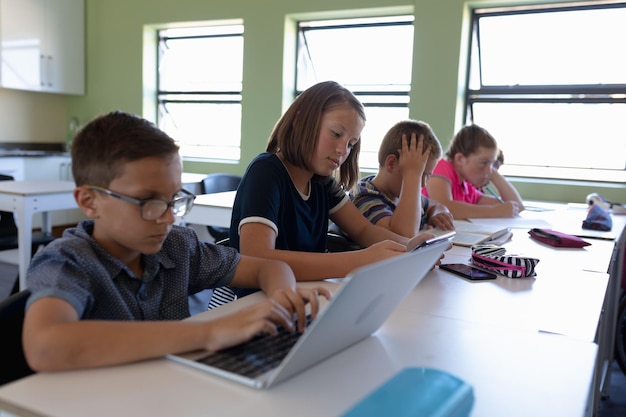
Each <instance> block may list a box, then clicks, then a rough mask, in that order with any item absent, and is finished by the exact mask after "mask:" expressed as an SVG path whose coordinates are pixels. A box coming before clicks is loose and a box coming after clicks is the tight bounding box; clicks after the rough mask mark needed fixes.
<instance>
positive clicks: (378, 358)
mask: <svg viewBox="0 0 626 417" xmlns="http://www.w3.org/2000/svg"><path fill="white" fill-rule="evenodd" d="M328 285H331V286H332V285H333V284H328ZM420 285H421V284H420ZM418 288H419V287H418ZM259 297H262V295H261V294H259V293H256V294H253V295H251V296H249V297H244V298H242V299H240V300H238V301H236V302H235V303H231V304H229V305H226V306H223V307H220V308H218V309H215V310H211V311H209V312H207V313H203V316H205V317H210V316H212V315H213V316H214V315H216V314H222V313H224V312H227V311H231V310H230V309H233V308H238V307H240V306H242V305H245V304H247V303H250V302H252V301H254V300H256V299H258V298H259ZM596 351H597V347H596V345H595V344H593V343H589V342H581V341H578V340H573V339H570V338H566V337H562V336H556V335H551V334H544V333H536V332H525V331H519V330H517V329H503V328H499V327H493V326H488V325H482V324H477V323H468V322H465V321H461V320H454V319H448V318H443V317H437V316H434V315H425V314H418V313H413V312H410V311H408V310H406V309H398V310H396V312H394V314H393V315H392V316H391V317H390V319H389V320H388V321H387V322H386V323H385V324H384V325H383V327H382V328H381V329H380V330H379V331H378V332H377V333H376V334H375V335H374V336H373V337H370V338H368V339H366V340H364V341H362V342H361V343H358V344H356V345H354V346H352V347H351V348H348V349H347V350H345V351H343V352H341V353H339V354H337V355H335V356H333V357H332V358H330V359H328V360H326V361H324V362H322V363H320V364H318V365H316V366H314V367H312V368H310V369H308V370H307V371H305V372H303V373H302V374H300V375H297V376H295V377H293V378H291V379H289V380H287V381H285V382H283V383H281V384H279V385H277V386H276V387H274V388H272V389H270V390H267V391H256V390H254V389H252V388H247V387H244V386H240V385H238V384H235V383H233V382H228V381H224V380H221V379H219V378H217V377H215V376H211V375H208V374H205V373H203V372H201V371H198V370H196V369H191V368H188V367H185V366H184V365H181V364H178V363H174V362H171V361H168V360H166V359H158V360H151V361H144V362H141V363H136V364H131V365H126V366H118V367H108V368H103V369H96V370H84V371H75V372H63V373H49V374H37V375H33V376H31V377H27V378H24V379H22V380H19V381H16V382H13V383H11V384H7V385H5V386H3V387H1V388H0V408H2V409H5V410H7V411H9V412H11V413H13V414H16V415H23V416H47V417H55V416H59V417H60V416H62V417H73V416H77V417H78V416H80V417H82V416H85V415H89V416H92V417H98V416H107V417H108V416H111V415H133V416H136V417H142V416H150V417H158V416H167V417H171V416H206V415H220V416H246V415H248V416H259V417H263V416H272V417H275V416H295V415H297V416H301V417H307V416H315V417H317V416H337V415H339V414H341V413H342V412H344V411H346V410H347V409H348V408H349V407H350V406H352V404H354V403H356V402H357V401H358V400H360V399H361V398H362V397H364V396H365V395H366V394H367V393H368V392H370V391H371V390H372V389H374V388H375V387H377V386H378V385H379V384H381V383H383V382H384V381H385V380H386V379H388V378H389V377H391V376H392V375H393V374H395V373H396V372H398V371H400V370H401V369H402V368H404V367H408V366H418V367H419V366H423V367H432V368H438V369H442V370H445V371H447V372H450V373H453V374H454V375H457V376H458V377H460V378H462V379H464V380H465V381H467V382H468V383H469V384H471V385H472V386H473V387H474V392H475V397H476V400H475V405H474V409H473V413H472V416H474V417H483V416H486V417H492V416H507V417H522V416H523V417H527V416H533V417H541V416H550V417H553V416H568V417H569V416H583V415H585V413H586V411H585V410H586V409H588V407H587V398H588V395H589V391H590V386H591V382H592V375H593V369H594V365H595V358H596Z"/></svg>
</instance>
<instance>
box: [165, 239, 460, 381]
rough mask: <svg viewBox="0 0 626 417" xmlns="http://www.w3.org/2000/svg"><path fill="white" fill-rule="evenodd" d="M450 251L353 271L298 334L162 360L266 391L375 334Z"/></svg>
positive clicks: (429, 249) (440, 246)
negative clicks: (315, 316)
mask: <svg viewBox="0 0 626 417" xmlns="http://www.w3.org/2000/svg"><path fill="white" fill-rule="evenodd" d="M449 246H450V243H449V240H443V241H440V242H436V243H434V244H431V245H427V246H424V247H422V248H420V249H418V250H414V251H413V252H408V253H407V254H405V255H400V256H396V257H394V258H391V259H387V260H384V261H381V262H377V263H374V264H371V265H368V266H365V267H362V268H359V269H357V270H355V271H353V272H352V273H350V274H349V275H348V276H347V277H346V279H345V280H344V281H343V283H342V285H341V286H340V287H339V289H338V290H337V291H336V293H335V294H334V296H333V299H332V300H331V301H329V302H328V303H327V305H326V306H325V307H324V308H323V309H322V311H321V312H320V313H319V314H318V316H317V318H316V319H315V320H313V321H311V322H310V324H309V325H308V326H307V329H306V331H305V332H304V333H302V334H297V333H295V334H294V333H291V332H286V331H285V332H283V333H284V334H283V335H278V336H269V335H263V336H257V337H256V338H254V339H252V340H250V341H248V342H246V343H243V344H241V345H238V346H234V347H232V348H228V349H224V350H221V351H218V352H208V351H194V352H189V353H184V354H176V355H167V358H168V359H172V360H175V361H177V362H181V363H183V364H186V365H189V366H192V367H195V368H198V369H201V370H204V371H206V372H209V373H212V374H215V375H219V376H222V377H225V378H228V379H230V380H233V381H236V382H239V383H242V384H245V385H248V386H251V387H254V388H258V389H261V388H269V387H271V386H273V385H276V384H277V383H279V382H281V381H283V380H285V379H287V378H289V377H291V376H293V375H295V374H298V373H300V372H301V371H303V370H305V369H307V368H309V367H311V366H313V365H315V364H317V363H319V362H321V361H322V360H324V359H326V358H328V357H330V356H332V355H334V354H335V353H337V352H340V351H342V350H344V349H346V348H347V347H349V346H351V345H353V344H355V343H357V342H359V341H361V340H363V339H364V338H366V337H368V336H370V335H371V334H372V333H374V332H375V331H376V330H378V328H379V327H380V326H381V325H382V324H383V323H384V322H385V320H387V318H388V317H389V316H390V315H391V313H392V312H393V311H394V310H395V309H396V307H398V305H399V304H400V303H401V302H402V300H403V299H404V298H405V297H406V296H407V295H408V294H409V292H410V291H411V290H412V289H413V288H414V287H415V286H416V285H417V284H419V283H420V281H421V280H422V279H423V278H424V277H425V276H426V274H427V273H428V272H429V271H430V269H431V268H432V267H433V266H434V265H435V263H436V262H437V260H438V259H439V258H440V257H441V254H442V253H443V252H444V251H445V250H446V249H447V248H448V247H449ZM281 350H283V351H284V353H280V352H281ZM266 356H269V357H270V360H269V364H268V363H266Z"/></svg>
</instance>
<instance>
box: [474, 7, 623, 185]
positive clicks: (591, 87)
mask: <svg viewBox="0 0 626 417" xmlns="http://www.w3.org/2000/svg"><path fill="white" fill-rule="evenodd" d="M610 8H621V9H626V5H625V4H624V3H602V4H598V3H597V2H584V3H561V4H543V5H528V6H511V7H494V8H487V7H484V6H482V7H481V6H477V7H476V8H473V9H471V18H470V19H471V21H470V26H469V30H470V36H469V48H468V55H467V72H466V80H465V82H466V88H465V93H464V109H463V120H464V121H465V123H472V122H473V121H474V118H475V114H474V109H473V105H474V104H477V103H524V104H525V103H530V104H532V103H544V104H545V103H589V104H622V105H626V84H562V85H530V84H529V85H484V84H483V79H482V72H483V69H482V67H481V65H482V64H481V59H480V48H479V46H478V45H479V44H480V39H479V25H480V18H482V17H491V16H505V15H518V14H536V13H546V12H555V11H557V12H562V11H578V10H595V9H610ZM473 54H478V56H477V57H475V56H473ZM474 60H476V68H477V69H478V72H479V74H478V75H477V77H478V83H479V86H478V87H477V88H473V86H472V75H473V74H472V70H473V61H474ZM505 153H506V151H505ZM501 171H502V172H503V173H504V174H506V175H511V176H519V177H530V178H552V179H557V180H581V181H603V182H617V183H624V182H626V161H624V168H623V169H621V170H619V169H605V168H594V167H591V168H567V167H560V166H547V167H537V166H533V165H511V164H507V163H505V164H504V165H503V166H502V168H501Z"/></svg>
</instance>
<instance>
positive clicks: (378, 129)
mask: <svg viewBox="0 0 626 417" xmlns="http://www.w3.org/2000/svg"><path fill="white" fill-rule="evenodd" d="M412 62H413V16H392V17H378V18H360V19H344V20H324V21H306V22H304V21H303V22H299V23H298V50H297V67H296V90H297V93H300V92H302V91H303V90H305V89H307V88H308V87H310V86H311V85H313V84H315V83H318V82H321V81H326V80H334V81H337V82H339V83H341V84H343V85H344V86H345V87H346V88H348V89H349V90H351V91H352V92H353V93H354V94H355V95H356V96H357V97H358V98H359V100H360V101H361V102H362V103H363V105H364V106H365V112H366V117H367V123H366V125H365V128H364V129H363V132H362V135H361V154H360V156H359V164H360V166H361V167H362V168H378V148H379V145H380V142H381V140H382V138H383V136H384V134H385V133H386V132H387V130H388V129H389V128H390V127H391V126H392V125H393V124H395V123H396V122H397V121H399V120H402V119H406V118H408V117H409V108H408V105H409V90H410V87H411V68H412Z"/></svg>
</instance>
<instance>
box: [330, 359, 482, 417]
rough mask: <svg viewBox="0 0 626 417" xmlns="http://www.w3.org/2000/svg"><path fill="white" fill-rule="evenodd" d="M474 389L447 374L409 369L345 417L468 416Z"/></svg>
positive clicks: (400, 373)
mask: <svg viewBox="0 0 626 417" xmlns="http://www.w3.org/2000/svg"><path fill="white" fill-rule="evenodd" d="M473 406H474V389H473V388H472V386H471V385H468V384H467V383H465V382H464V381H463V380H461V379H459V378H457V377H456V376H454V375H451V374H449V373H447V372H444V371H440V370H437V369H431V368H406V369H403V370H402V371H400V372H398V373H397V374H396V375H395V376H393V377H392V378H390V379H389V380H387V381H386V382H384V383H383V384H382V385H381V386H379V387H378V388H376V389H375V390H374V391H372V392H370V393H369V394H368V395H367V396H366V397H365V398H363V399H362V400H361V401H359V402H358V403H357V404H355V405H354V406H353V407H352V408H351V409H349V410H348V411H347V412H346V413H345V414H343V415H342V417H380V416H394V417H409V416H411V417H416V416H419V417H467V416H469V414H470V411H471V410H472V407H473Z"/></svg>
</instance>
